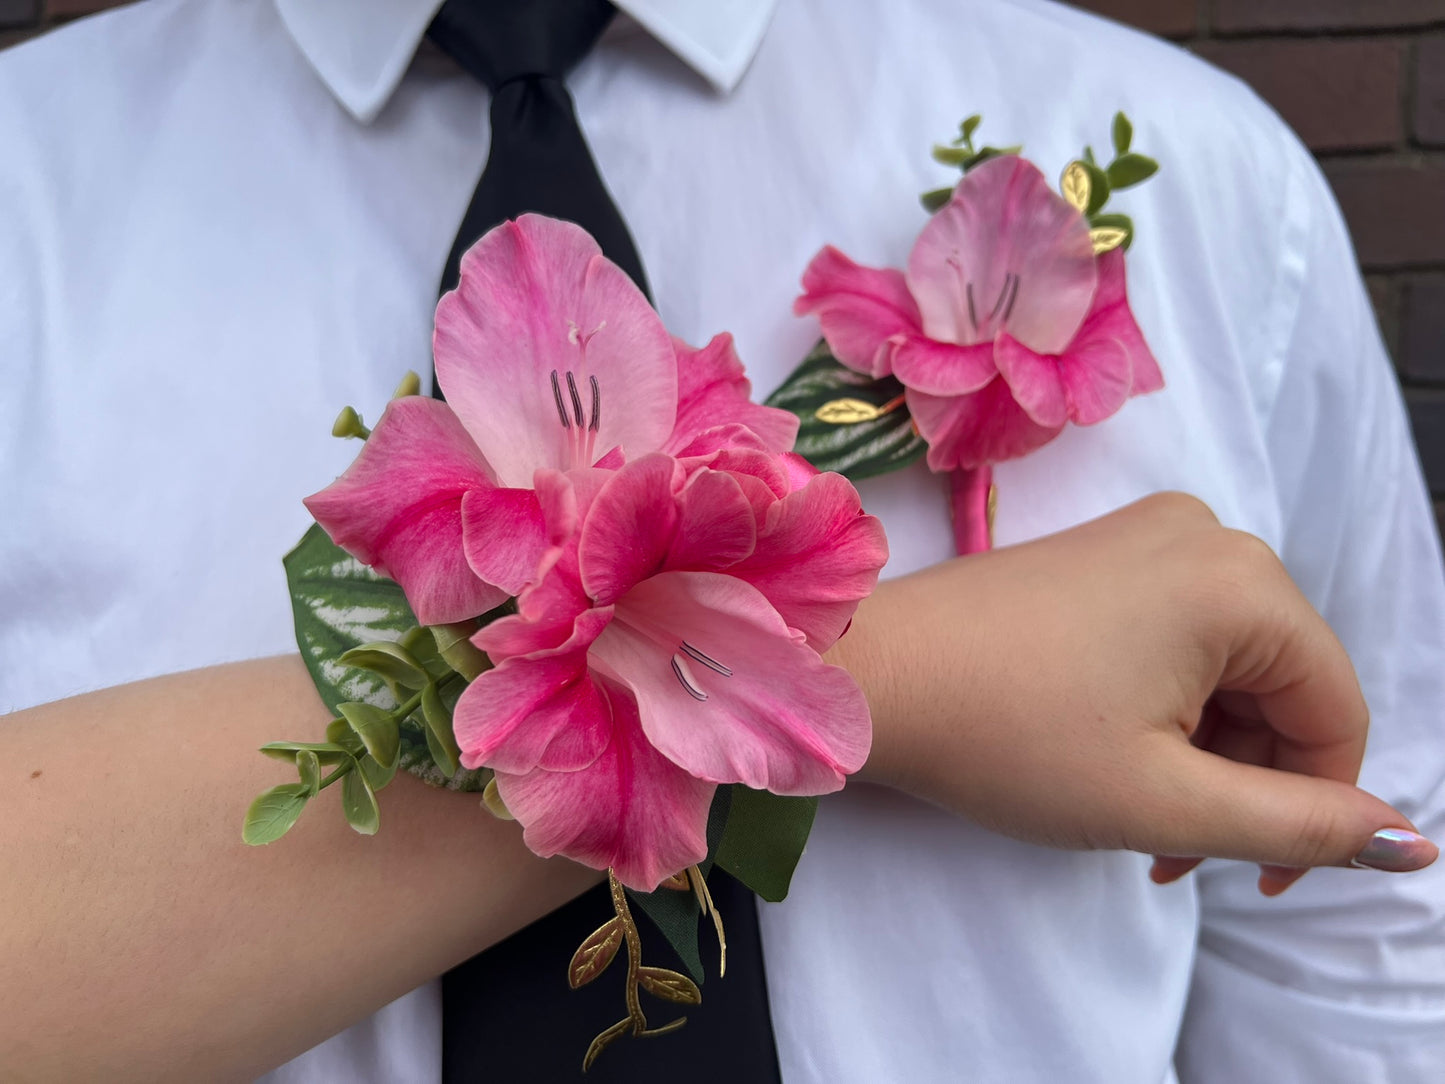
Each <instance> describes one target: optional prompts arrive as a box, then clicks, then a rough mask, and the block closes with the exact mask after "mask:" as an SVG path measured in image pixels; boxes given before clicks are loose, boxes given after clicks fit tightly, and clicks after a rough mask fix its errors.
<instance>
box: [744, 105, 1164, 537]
mask: <svg viewBox="0 0 1445 1084" xmlns="http://www.w3.org/2000/svg"><path fill="white" fill-rule="evenodd" d="M979 123H980V118H979V117H978V116H972V117H969V118H968V119H967V120H966V121H964V122H963V124H962V126H961V129H960V132H959V135H958V137H957V138H956V139H955V140H954V141H953V142H952V143H951V144H950V145H948V146H940V147H935V148H934V157H935V158H936V159H937V160H938V161H940V162H941V163H944V164H948V165H954V166H957V167H958V168H959V169H960V170H961V171H962V172H963V177H962V179H961V180H959V182H958V183H957V184H956V185H954V186H952V187H948V188H940V189H936V190H934V191H932V192H928V193H925V194H924V196H923V203H924V206H925V208H927V209H928V210H929V211H930V212H932V217H931V218H930V219H929V220H928V222H927V224H926V225H925V226H924V227H923V229H922V231H921V232H920V233H919V235H918V239H917V241H916V242H915V243H914V245H913V251H912V252H911V254H910V255H909V258H908V266H907V268H905V269H902V270H900V269H894V268H884V269H879V268H872V267H864V266H862V265H860V264H857V263H855V262H854V261H852V260H851V259H849V258H848V257H847V256H846V255H844V254H843V253H842V252H840V251H839V250H838V249H836V248H834V247H832V246H831V245H829V246H827V247H825V248H824V249H823V250H822V251H821V252H819V253H818V255H817V256H815V257H814V258H813V261H812V263H810V264H809V265H808V268H807V270H806V271H805V272H804V274H803V294H802V296H801V297H799V298H798V300H797V302H796V303H795V305H794V311H796V312H797V313H798V314H800V315H803V314H812V315H816V316H817V318H818V322H819V324H820V325H821V330H822V334H823V338H822V341H821V342H819V344H818V346H817V347H816V348H815V349H814V351H813V352H812V353H811V354H810V355H809V356H808V358H807V359H806V360H805V361H804V362H803V364H802V365H801V366H799V367H798V368H797V369H796V370H795V371H794V372H793V374H792V375H791V376H790V377H789V379H788V380H787V382H786V383H785V384H784V385H783V386H782V387H781V388H780V389H778V391H777V392H775V393H774V394H773V395H772V396H771V397H770V398H769V399H768V402H769V403H770V404H771V405H774V406H779V407H784V408H786V409H788V410H791V411H793V412H794V413H796V414H798V416H799V417H800V419H801V423H802V427H801V430H800V432H799V435H798V443H797V451H798V452H799V453H801V454H803V455H804V456H806V457H807V458H808V459H809V461H810V462H812V463H813V464H814V465H815V466H817V467H819V468H820V469H823V470H835V471H838V472H840V473H842V474H845V475H847V476H848V477H850V478H853V479H855V480H857V479H861V478H866V477H869V476H872V475H877V474H883V473H886V472H888V471H893V470H899V469H901V468H903V467H906V466H908V465H910V464H911V463H913V462H915V461H917V460H918V459H920V458H926V461H927V463H928V467H929V469H930V470H932V471H934V472H936V473H940V474H947V475H948V476H949V480H950V485H949V489H950V494H951V500H952V510H953V522H954V536H955V542H956V546H957V550H958V552H959V553H960V554H963V553H972V552H976V551H978V550H984V549H988V548H989V546H990V545H991V536H992V520H993V506H994V500H995V491H994V487H993V480H992V479H993V470H992V468H993V464H995V463H999V462H1002V461H1004V460H1008V459H1015V458H1018V457H1019V456H1023V455H1027V454H1028V453H1029V452H1032V451H1034V450H1035V449H1037V448H1040V447H1042V446H1043V445H1045V444H1047V443H1048V442H1049V441H1051V440H1053V439H1054V438H1055V437H1056V436H1058V435H1059V434H1060V433H1061V432H1063V429H1064V427H1065V426H1066V425H1068V424H1070V423H1073V424H1075V425H1095V424H1097V423H1099V422H1102V421H1104V420H1105V419H1106V418H1109V417H1110V416H1112V415H1113V414H1114V413H1116V412H1117V411H1118V410H1119V409H1120V408H1121V407H1122V406H1123V405H1124V403H1125V401H1126V400H1128V399H1129V398H1130V397H1131V396H1134V395H1142V394H1144V393H1145V392H1150V391H1157V390H1158V389H1159V388H1162V387H1163V385H1164V379H1163V376H1162V374H1161V373H1160V371H1159V366H1158V363H1157V362H1156V361H1155V360H1154V356H1153V354H1152V353H1151V352H1150V350H1149V347H1148V344H1147V343H1145V341H1144V336H1143V333H1142V332H1141V331H1140V330H1139V326H1138V324H1136V323H1135V321H1134V316H1133V313H1132V312H1131V311H1130V309H1129V300H1128V293H1127V290H1126V287H1125V270H1124V262H1125V252H1126V251H1127V249H1128V248H1129V245H1130V243H1131V242H1132V240H1133V237H1134V226H1133V223H1132V222H1131V221H1130V220H1129V219H1128V218H1127V217H1126V216H1124V215H1122V214H1117V213H1111V212H1107V211H1106V210H1105V205H1106V204H1107V202H1108V200H1109V197H1110V195H1111V194H1112V193H1113V192H1116V191H1119V190H1121V189H1125V188H1129V187H1132V186H1133V185H1136V184H1138V183H1140V182H1141V181H1144V180H1147V179H1148V178H1149V177H1150V176H1152V175H1153V174H1154V173H1155V171H1156V170H1157V169H1158V166H1157V164H1156V163H1155V162H1154V161H1153V160H1152V159H1150V158H1147V157H1145V156H1144V155H1142V154H1138V153H1136V152H1134V150H1133V149H1132V146H1131V145H1132V142H1133V127H1132V125H1131V124H1130V123H1129V120H1128V118H1127V117H1125V116H1124V114H1122V113H1119V114H1117V115H1116V116H1115V118H1114V124H1113V145H1114V157H1113V159H1112V160H1111V161H1110V162H1109V163H1107V164H1104V163H1102V162H1099V161H1097V160H1096V159H1095V157H1094V154H1093V151H1092V150H1091V149H1086V150H1085V151H1084V154H1083V156H1082V157H1081V158H1080V159H1078V160H1075V161H1072V162H1070V163H1068V165H1067V166H1066V167H1065V168H1064V170H1063V174H1062V177H1061V180H1060V182H1059V191H1058V192H1055V191H1053V190H1052V189H1051V188H1050V186H1049V184H1048V182H1047V180H1046V179H1045V177H1044V175H1043V173H1042V172H1040V170H1039V169H1038V167H1037V166H1035V165H1034V164H1033V163H1032V162H1030V161H1028V160H1027V159H1025V158H1022V157H1020V155H1019V151H1020V150H1021V149H1022V148H1020V147H1009V148H1003V149H999V148H994V147H987V146H985V147H982V148H975V147H974V144H973V136H974V133H975V132H976V131H977V129H978V126H979Z"/></svg>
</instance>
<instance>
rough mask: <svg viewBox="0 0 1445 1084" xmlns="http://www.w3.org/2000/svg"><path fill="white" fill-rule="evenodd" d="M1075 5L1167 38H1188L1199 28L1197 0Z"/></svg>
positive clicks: (1102, 0) (1083, 1) (1079, 0)
mask: <svg viewBox="0 0 1445 1084" xmlns="http://www.w3.org/2000/svg"><path fill="white" fill-rule="evenodd" d="M1075 6H1076V7H1081V8H1088V9H1089V10H1090V11H1095V12H1098V13H1099V14H1100V15H1104V16H1107V17H1108V18H1110V19H1116V20H1118V21H1119V22H1121V23H1128V24H1129V25H1130V26H1137V27H1138V28H1139V29H1140V30H1147V31H1149V32H1150V33H1151V34H1162V35H1163V36H1165V37H1167V38H1187V37H1189V36H1191V35H1192V34H1194V33H1195V32H1196V31H1198V29H1199V4H1198V0H1076V3H1075Z"/></svg>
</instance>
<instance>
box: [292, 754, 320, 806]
mask: <svg viewBox="0 0 1445 1084" xmlns="http://www.w3.org/2000/svg"><path fill="white" fill-rule="evenodd" d="M296 774H297V775H299V776H300V777H301V783H302V785H303V786H304V787H305V788H306V793H307V794H309V795H310V796H311V797H313V798H314V797H316V792H317V791H318V790H320V789H321V761H320V760H318V759H317V757H316V754H315V753H313V752H312V751H311V750H310V749H299V750H297V752H296Z"/></svg>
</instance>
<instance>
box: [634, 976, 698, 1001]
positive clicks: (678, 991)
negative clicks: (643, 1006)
mask: <svg viewBox="0 0 1445 1084" xmlns="http://www.w3.org/2000/svg"><path fill="white" fill-rule="evenodd" d="M637 981H638V984H639V985H641V987H642V988H643V989H644V990H646V991H647V992H648V993H649V994H651V995H652V996H653V997H660V998H662V999H663V1000H665V1001H676V1002H678V1003H680V1004H682V1005H701V1004H702V991H701V990H699V989H698V988H697V983H695V982H693V981H692V980H691V979H690V978H688V977H687V976H686V975H683V974H681V973H679V972H677V971H670V970H668V969H667V968H665V967H639V968H638V969H637Z"/></svg>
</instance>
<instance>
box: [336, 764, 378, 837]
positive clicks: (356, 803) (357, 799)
mask: <svg viewBox="0 0 1445 1084" xmlns="http://www.w3.org/2000/svg"><path fill="white" fill-rule="evenodd" d="M341 808H342V810H343V811H344V812H345V813H346V823H347V824H349V825H351V827H352V828H354V829H356V830H357V831H358V832H360V833H361V834H362V835H364V836H374V835H376V830H377V828H379V827H380V826H381V810H380V809H379V808H378V807H377V804H376V795H375V794H373V793H372V791H371V785H370V784H369V783H367V781H366V776H364V775H362V774H361V773H360V772H348V773H347V774H346V777H345V778H344V779H342V780H341Z"/></svg>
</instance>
